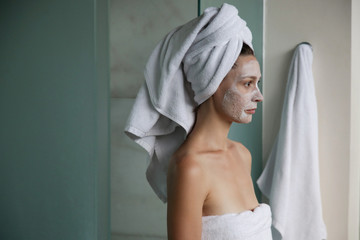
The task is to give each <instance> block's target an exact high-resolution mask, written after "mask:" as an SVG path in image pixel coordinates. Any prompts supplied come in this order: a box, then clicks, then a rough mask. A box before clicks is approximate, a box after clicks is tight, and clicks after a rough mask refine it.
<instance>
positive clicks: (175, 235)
mask: <svg viewBox="0 0 360 240" xmlns="http://www.w3.org/2000/svg"><path fill="white" fill-rule="evenodd" d="M260 76H261V74H260V68H259V64H258V62H257V60H256V58H255V57H254V56H252V55H246V56H240V57H239V58H238V59H237V61H236V63H235V64H234V66H233V68H232V69H231V70H230V71H229V73H228V74H227V75H226V77H225V78H224V80H223V81H222V83H221V84H220V86H219V88H218V89H217V91H216V92H215V94H214V95H213V96H212V97H211V98H209V99H208V100H207V101H205V102H204V103H202V104H201V105H200V106H199V108H198V110H197V117H196V123H195V125H194V128H193V130H192V132H191V133H190V134H189V135H188V137H187V139H186V140H185V141H184V143H183V144H182V145H181V146H180V148H179V149H178V150H177V151H176V152H175V153H174V154H173V156H172V159H171V161H170V165H169V170H168V176H167V189H168V203H167V227H168V239H170V240H178V239H187V240H193V239H194V240H200V239H201V231H202V216H209V215H222V214H226V213H240V212H243V211H245V210H250V209H254V208H255V207H257V206H258V205H259V203H258V201H257V199H256V196H255V192H254V187H253V182H252V179H251V175H250V173H251V154H250V152H249V151H248V149H246V147H244V146H243V145H242V144H241V143H238V142H234V141H231V140H229V139H228V138H227V135H228V132H229V129H230V125H231V123H232V122H238V123H249V122H251V120H252V114H253V113H254V112H253V111H250V109H254V108H256V107H257V103H258V102H261V101H262V100H263V97H262V95H261V93H260V91H259V88H258V86H257V85H258V81H259V79H260Z"/></svg>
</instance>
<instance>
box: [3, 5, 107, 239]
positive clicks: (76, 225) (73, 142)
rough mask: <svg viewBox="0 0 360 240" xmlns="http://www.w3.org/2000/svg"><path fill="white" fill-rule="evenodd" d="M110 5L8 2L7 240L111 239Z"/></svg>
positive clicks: (5, 83)
mask: <svg viewBox="0 0 360 240" xmlns="http://www.w3.org/2000/svg"><path fill="white" fill-rule="evenodd" d="M108 34H109V32H108V1H107V0H93V1H89V0H79V1H72V0H50V1H43V0H34V1H21V0H20V1H19V0H11V1H0V36H1V37H0V226H1V227H0V239H2V240H10V239H11V240H24V239H27V240H50V239H51V240H65V239H66V240H93V239H96V240H105V239H106V240H108V239H109V238H110V233H109V230H110V206H109V205H110V199H109V198H110V189H109V185H110V181H109V178H110V176H109V164H110V151H109V140H110V136H109V128H110V126H109V117H108V116H109V77H110V76H109V64H108V63H109V51H108V47H109V46H108V36H109V35H108Z"/></svg>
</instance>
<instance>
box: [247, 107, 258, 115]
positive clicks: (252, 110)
mask: <svg viewBox="0 0 360 240" xmlns="http://www.w3.org/2000/svg"><path fill="white" fill-rule="evenodd" d="M255 110H256V108H253V109H247V110H245V112H246V113H248V114H254V113H255Z"/></svg>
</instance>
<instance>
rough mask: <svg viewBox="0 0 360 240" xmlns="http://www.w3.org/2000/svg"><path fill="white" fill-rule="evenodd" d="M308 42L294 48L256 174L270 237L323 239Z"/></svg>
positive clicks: (313, 96)
mask: <svg viewBox="0 0 360 240" xmlns="http://www.w3.org/2000/svg"><path fill="white" fill-rule="evenodd" d="M312 61H313V53H312V48H311V46H310V45H308V44H299V45H298V46H297V47H296V49H295V52H294V55H293V58H292V61H291V66H290V70H289V75H288V82H287V88H286V94H285V100H284V105H283V109H282V116H281V124H280V130H279V133H278V135H277V137H276V140H275V143H274V145H273V148H272V150H271V153H270V156H269V158H268V160H267V163H266V166H265V168H264V171H263V172H262V174H261V176H260V178H259V179H258V180H257V183H258V185H259V188H260V190H261V191H262V193H263V194H264V195H265V196H266V197H267V198H268V199H269V204H270V207H271V211H272V216H273V221H272V226H273V238H274V240H280V239H283V240H322V239H326V235H327V234H326V226H325V224H324V222H323V218H322V207H321V196H320V182H319V159H318V119H317V104H316V97H315V88H314V80H313V74H312Z"/></svg>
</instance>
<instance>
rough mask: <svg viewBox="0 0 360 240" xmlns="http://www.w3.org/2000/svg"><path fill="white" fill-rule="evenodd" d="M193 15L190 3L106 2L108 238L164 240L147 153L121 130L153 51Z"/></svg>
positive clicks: (162, 214)
mask: <svg viewBox="0 0 360 240" xmlns="http://www.w3.org/2000/svg"><path fill="white" fill-rule="evenodd" d="M196 16H197V1H194V0H183V1H176V0H157V1H146V0H142V1H131V0H111V1H110V46H111V49H110V54H111V60H110V62H111V136H112V137H111V231H112V240H130V239H133V240H140V239H143V240H158V239H167V237H166V232H167V230H166V204H164V203H162V202H161V201H160V200H159V198H158V197H157V196H156V195H155V193H154V192H153V190H152V189H151V187H150V185H149V184H148V182H147V180H146V177H145V171H146V167H147V161H146V159H147V154H146V152H145V150H143V149H142V148H140V147H139V146H138V145H137V144H135V143H134V142H132V141H130V140H129V139H128V138H127V137H126V136H125V135H124V134H123V129H124V125H125V121H126V119H127V116H128V114H129V111H130V108H131V107H132V105H133V103H134V99H135V97H136V94H137V92H138V89H139V88H140V85H141V84H142V82H143V81H144V77H143V70H144V67H145V63H146V61H147V59H148V57H149V55H150V53H151V51H152V50H153V48H154V47H155V45H156V44H157V42H159V41H160V38H161V37H162V36H164V35H165V34H166V33H167V32H169V31H170V30H171V29H173V28H174V27H176V26H178V25H180V24H183V23H185V22H187V21H188V20H190V19H192V18H194V17H196Z"/></svg>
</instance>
